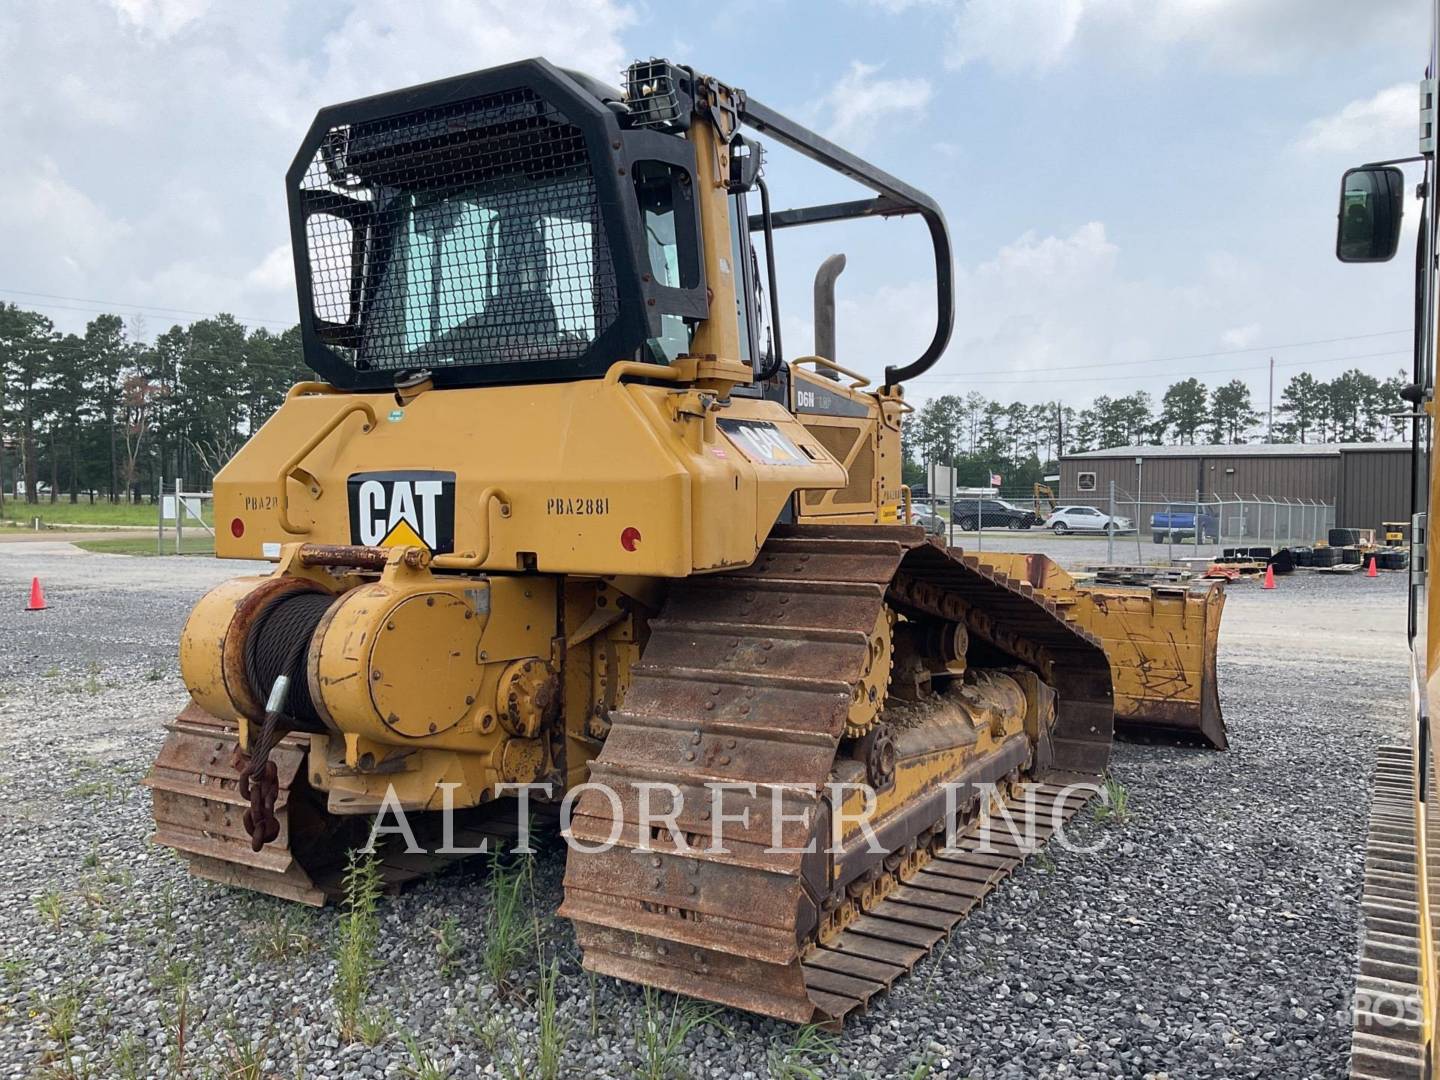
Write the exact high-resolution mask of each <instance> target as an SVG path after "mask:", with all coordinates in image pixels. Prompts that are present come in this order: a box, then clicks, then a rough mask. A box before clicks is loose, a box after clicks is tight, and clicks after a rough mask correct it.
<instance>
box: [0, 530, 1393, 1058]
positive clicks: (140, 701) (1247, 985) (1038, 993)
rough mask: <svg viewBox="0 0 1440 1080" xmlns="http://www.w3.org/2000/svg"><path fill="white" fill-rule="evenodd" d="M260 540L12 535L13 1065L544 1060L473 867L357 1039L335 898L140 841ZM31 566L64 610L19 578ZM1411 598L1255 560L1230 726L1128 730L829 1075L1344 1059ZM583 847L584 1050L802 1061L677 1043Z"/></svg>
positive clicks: (542, 906)
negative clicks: (176, 543)
mask: <svg viewBox="0 0 1440 1080" xmlns="http://www.w3.org/2000/svg"><path fill="white" fill-rule="evenodd" d="M988 539H989V538H988V537H987V540H988ZM1058 543H1065V544H1076V543H1080V542H1077V541H1061V542H1055V543H1054V544H1051V545H1045V546H1046V547H1050V546H1055V544H1058ZM1098 543H1099V545H1100V547H1101V549H1102V554H1103V545H1104V541H1103V540H1101V541H1099V542H1098ZM1132 543H1133V541H1132ZM1062 557H1063V556H1062ZM1080 558H1081V560H1082V561H1083V560H1085V559H1090V558H1093V556H1089V555H1082V556H1080ZM1066 561H1067V562H1068V561H1070V560H1069V559H1067V560H1066ZM244 570H245V568H244V567H243V566H237V565H236V564H217V563H214V562H212V561H210V560H202V559H142V558H128V557H124V556H104V555H90V554H85V553H82V552H79V551H77V550H76V549H74V548H72V547H70V546H69V545H66V544H60V543H33V544H7V545H4V546H3V547H0V847H3V850H4V856H3V858H0V1078H7V1077H30V1076H33V1075H36V1074H41V1075H52V1076H70V1075H75V1076H94V1077H110V1076H135V1077H148V1076H161V1075H183V1076H215V1077H220V1076H224V1077H251V1076H256V1077H258V1076H267V1077H268V1076H283V1077H295V1076H306V1077H318V1076H336V1077H338V1076H367V1077H379V1076H407V1075H408V1076H425V1077H433V1076H442V1075H455V1076H472V1075H512V1076H520V1075H526V1076H535V1075H537V1060H536V1058H537V1053H538V1047H539V1045H540V1037H539V1033H538V1029H539V1025H540V1019H539V1015H538V1014H539V1013H540V1012H543V1010H542V1009H540V1008H539V1004H540V1003H539V1002H538V1001H537V996H538V993H537V983H538V978H537V974H538V969H539V966H540V965H539V963H538V962H537V961H536V960H534V959H526V960H525V961H524V962H523V963H522V964H521V965H520V967H519V968H518V969H517V970H516V972H515V973H514V974H513V976H512V982H513V984H514V988H513V989H512V990H511V991H510V992H509V993H508V994H505V995H501V994H499V993H497V992H496V990H495V989H494V986H493V985H492V982H491V980H490V979H489V978H487V976H486V975H485V974H483V973H482V970H481V966H480V962H481V959H482V956H483V951H482V938H483V936H484V927H485V925H486V920H487V917H488V913H489V911H490V909H491V893H490V878H489V877H488V876H487V873H486V871H485V868H484V867H483V866H474V865H472V866H470V867H466V868H462V869H460V870H459V871H456V872H453V873H451V874H449V875H447V876H445V877H443V878H441V879H438V880H435V881H432V882H429V883H426V884H424V885H422V886H420V887H418V888H416V889H414V890H412V891H411V892H409V893H407V894H405V895H404V896H402V897H400V898H398V899H395V900H387V901H382V902H381V904H380V908H379V916H380V927H379V946H378V949H377V952H376V959H377V964H378V968H377V970H376V972H375V975H374V989H373V991H372V992H371V993H370V994H369V995H368V998H367V999H366V1002H365V1012H366V1015H367V1017H368V1023H367V1029H368V1030H367V1034H368V1035H369V1036H370V1037H371V1041H372V1042H373V1045H367V1043H366V1041H364V1040H362V1041H357V1042H355V1043H353V1044H350V1045H346V1044H345V1043H343V1042H342V1040H341V1039H340V1038H339V1037H338V1035H337V1025H336V1010H335V1004H334V985H335V981H336V973H337V962H336V947H337V940H338V937H339V933H338V916H337V914H336V913H335V912H333V911H325V912H318V913H315V912H308V911H299V910H296V909H290V908H287V907H286V906H285V905H283V904H281V903H280V902H278V901H274V900H271V899H269V898H266V897H257V896H252V895H248V894H243V893H238V892H233V891H230V890H227V889H225V888H222V887H220V886H216V885H211V884H208V883H204V882H199V881H195V880H192V879H190V878H189V877H187V876H186V874H185V872H184V868H183V866H182V865H181V864H180V862H179V861H178V860H177V859H175V858H173V857H172V856H171V855H170V854H169V853H167V852H164V851H161V850H158V849H155V848H153V847H151V846H150V845H149V844H148V842H147V837H148V834H149V795H148V792H146V791H145V790H144V789H142V788H140V787H139V786H138V785H139V781H140V779H141V778H142V777H143V776H144V774H145V771H146V769H147V767H148V765H149V762H150V760H151V759H152V757H153V756H154V754H155V752H156V750H157V749H158V747H159V745H160V742H161V725H162V723H163V722H164V720H165V719H166V718H167V717H169V716H171V715H173V714H174V713H175V712H176V711H177V710H178V708H179V707H180V706H181V705H182V703H183V701H184V697H185V695H184V691H183V689H182V687H181V685H180V683H179V681H178V679H177V678H176V675H175V672H174V649H175V639H176V636H177V633H178V631H179V629H180V626H181V624H182V622H183V619H184V617H185V614H186V612H187V611H188V609H189V607H190V605H191V604H192V603H193V601H194V600H195V598H196V597H197V596H199V595H200V593H201V592H203V591H204V590H205V589H206V588H207V587H208V586H209V585H211V584H212V583H214V582H216V581H219V580H221V579H223V578H224V577H227V576H230V575H232V574H235V573H241V572H244ZM33 574H39V575H41V576H42V578H43V580H44V582H45V586H46V590H47V595H48V599H49V601H50V605H51V606H50V610H48V611H46V612H44V613H27V612H24V611H23V610H22V608H23V605H24V598H25V595H26V589H27V587H28V585H29V581H30V577H31V575H33ZM1403 601H1404V588H1403V582H1402V580H1401V579H1400V578H1399V577H1398V576H1395V575H1386V576H1383V577H1382V578H1380V579H1379V580H1376V581H1369V580H1366V579H1364V578H1361V577H1347V578H1327V577H1321V576H1304V577H1302V576H1300V575H1298V574H1297V575H1295V576H1294V577H1291V578H1286V579H1282V581H1281V585H1280V588H1279V589H1278V590H1276V591H1275V592H1273V593H1267V592H1262V591H1261V590H1260V589H1259V587H1258V583H1245V584H1241V585H1237V586H1235V587H1233V588H1232V589H1231V594H1230V601H1229V605H1228V608H1227V611H1226V616H1225V625H1224V628H1223V631H1222V634H1221V656H1220V680H1221V697H1222V700H1223V703H1224V709H1225V713H1226V716H1227V719H1228V721H1229V724H1230V731H1231V738H1232V741H1231V750H1230V752H1229V753H1225V754H1219V753H1213V752H1209V751H1204V750H1198V749H1190V748H1178V747H1157V746H1141V745H1120V746H1119V747H1117V750H1116V753H1115V758H1114V765H1113V772H1114V775H1115V776H1116V777H1117V778H1118V779H1119V780H1120V781H1121V782H1122V783H1123V784H1124V785H1125V788H1126V791H1127V793H1128V798H1129V803H1130V809H1131V814H1132V816H1131V818H1130V820H1129V822H1128V823H1125V824H1116V823H1112V822H1108V821H1100V820H1096V819H1095V818H1093V817H1092V816H1090V815H1088V814H1087V815H1084V816H1082V818H1081V819H1079V824H1078V825H1077V826H1076V828H1077V830H1078V831H1077V833H1076V835H1077V838H1078V839H1080V840H1082V841H1085V842H1087V843H1094V842H1095V841H1098V840H1103V841H1104V842H1105V843H1104V844H1103V847H1102V850H1100V851H1099V852H1098V853H1097V854H1088V855H1087V854H1079V853H1076V852H1071V851H1065V850H1060V849H1055V850H1050V851H1047V853H1046V854H1044V855H1043V856H1040V857H1037V858H1036V859H1033V860H1031V862H1030V864H1028V865H1027V867H1026V868H1024V869H1023V870H1022V871H1020V872H1019V873H1018V874H1017V875H1016V876H1015V877H1014V878H1013V879H1012V880H1011V881H1009V882H1008V883H1007V884H1006V885H1004V886H1003V887H1002V888H1001V889H1000V891H999V892H998V893H997V894H996V895H995V896H994V897H993V898H992V899H991V900H990V901H989V902H987V904H986V905H985V906H984V907H983V908H982V909H980V910H979V911H977V912H976V913H975V914H974V915H972V916H971V917H970V918H969V919H968V920H967V921H966V922H964V923H962V924H961V926H960V928H959V929H958V930H957V932H956V933H955V935H954V937H953V939H952V941H951V943H950V944H949V946H948V947H947V948H945V949H944V950H942V951H940V952H937V954H935V955H933V956H932V957H931V958H930V959H928V960H926V961H925V962H924V963H923V964H922V965H921V966H920V967H919V968H918V969H917V970H916V972H915V973H914V974H913V975H912V976H911V977H909V978H908V979H905V980H902V981H901V982H900V983H899V984H897V987H896V989H895V990H894V992H892V993H891V994H889V995H888V997H884V998H881V999H879V1000H878V1001H877V1003H876V1005H875V1007H874V1008H872V1010H871V1012H870V1013H869V1014H868V1015H867V1016H865V1017H862V1018H861V1019H860V1020H859V1021H858V1022H856V1023H854V1024H852V1025H851V1026H850V1027H848V1028H847V1030H846V1031H845V1033H844V1034H843V1035H842V1036H840V1037H839V1038H838V1040H836V1041H835V1042H834V1043H833V1044H824V1043H821V1044H812V1045H814V1047H815V1049H816V1052H815V1053H814V1054H812V1055H811V1056H810V1057H809V1058H808V1062H809V1067H810V1068H812V1069H814V1070H815V1071H814V1072H813V1073H811V1074H809V1075H816V1076H820V1075H825V1076H830V1075H842V1076H873V1075H902V1076H921V1075H926V1074H927V1073H928V1074H929V1075H936V1076H954V1077H965V1076H975V1077H990V1076H1004V1077H1012V1076H1013V1077H1035V1076H1057V1077H1059V1076H1078V1075H1106V1076H1127V1077H1132V1076H1133V1077H1141V1076H1149V1077H1163V1076H1168V1077H1175V1078H1179V1077H1199V1076H1253V1077H1334V1076H1340V1075H1343V1073H1344V1071H1345V1067H1346V1057H1347V1052H1348V1045H1349V1016H1348V1011H1347V997H1348V993H1349V987H1350V969H1351V963H1352V952H1353V949H1354V945H1355V939H1356V932H1357V919H1358V911H1359V908H1358V893H1359V889H1360V881H1361V875H1362V861H1363V860H1362V852H1361V848H1362V842H1363V834H1364V824H1365V816H1366V798H1367V796H1366V785H1367V781H1368V777H1369V774H1370V770H1371V767H1372V761H1373V752H1374V748H1375V746H1376V744H1377V743H1379V742H1380V741H1382V740H1385V739H1397V738H1399V737H1400V736H1401V733H1402V731H1403V719H1402V718H1403V715H1404V703H1405V686H1406V668H1405V662H1406V654H1405V648H1404V634H1403V609H1402V604H1403ZM1053 847H1054V845H1052V848H1053ZM562 870H563V852H562V851H560V850H559V849H557V848H552V849H550V850H548V851H546V852H544V853H543V854H542V855H540V856H539V857H538V858H537V859H536V860H534V863H533V866H532V868H531V875H530V876H531V878H532V887H533V899H532V900H531V901H530V903H531V908H532V910H533V912H534V914H535V916H536V918H538V919H539V925H540V941H541V947H542V949H543V952H544V956H545V958H546V961H547V963H548V962H549V961H550V960H552V959H553V960H556V961H558V964H559V977H558V981H557V985H556V992H555V999H556V1003H557V1007H558V1008H557V1014H558V1015H557V1019H558V1024H559V1026H560V1036H561V1039H562V1040H563V1042H564V1046H565V1057H564V1063H565V1068H566V1070H567V1072H568V1073H569V1074H571V1075H575V1076H617V1077H618V1076H630V1075H636V1074H639V1075H664V1072H663V1070H664V1069H667V1068H668V1069H671V1070H672V1071H675V1072H679V1071H682V1070H683V1071H684V1072H688V1073H689V1074H691V1075H696V1076H717V1077H718V1076H756V1077H759V1076H767V1075H777V1074H779V1075H784V1074H785V1072H784V1070H785V1068H786V1066H787V1064H795V1063H797V1062H800V1061H801V1060H802V1056H801V1055H800V1054H799V1053H798V1052H796V1051H795V1050H793V1049H790V1048H791V1047H792V1045H793V1043H794V1041H795V1038H796V1033H795V1031H794V1030H793V1029H790V1028H788V1027H785V1026H783V1025H779V1024H775V1023H772V1022H769V1021H763V1020H757V1019H755V1018H752V1017H749V1016H744V1015H740V1014H737V1013H733V1012H722V1013H720V1014H718V1015H716V1016H715V1017H713V1019H712V1021H711V1022H710V1023H706V1024H701V1025H699V1026H697V1027H695V1028H694V1030H692V1031H690V1032H689V1033H688V1035H686V1036H685V1037H684V1038H683V1039H679V1040H677V1041H678V1043H679V1045H678V1047H677V1048H675V1049H674V1052H673V1053H670V1054H668V1055H667V1054H665V1053H662V1052H660V1050H657V1049H654V1048H653V1044H654V1043H655V1042H656V1041H657V1040H648V1043H647V1039H646V1038H645V1031H646V1028H647V1023H648V1024H649V1025H653V1026H654V1027H656V1028H658V1029H659V1030H660V1034H661V1038H660V1039H659V1040H658V1041H659V1042H661V1043H663V1042H664V1041H665V1040H664V1037H663V1036H664V1034H665V1030H667V1029H666V1025H667V1024H668V1023H669V1021H670V1018H671V1016H672V1004H671V1002H670V1001H669V999H664V1000H654V999H652V1000H651V1001H650V1002H648V1004H647V1000H646V996H645V995H644V994H643V993H642V992H641V991H640V990H639V989H637V988H635V987H631V986H628V985H621V984H618V983H615V982H613V981H610V980H592V979H590V978H589V977H587V976H586V975H585V974H584V973H583V972H582V971H581V970H580V968H579V964H578V960H577V951H576V947H575V943H574V939H573V935H572V933H571V931H570V929H569V927H568V925H567V924H565V923H564V922H563V921H559V920H555V919H554V918H553V912H554V910H555V908H556V906H557V905H558V902H559V898H560V878H561V873H562ZM447 917H453V919H454V923H453V926H452V927H447V925H446V919H447ZM647 1045H650V1046H651V1050H650V1051H649V1052H647V1049H646V1048H647ZM427 1065H431V1066H434V1069H433V1070H432V1071H426V1066H427ZM446 1070H448V1072H447V1071H446ZM789 1075H807V1074H804V1073H790V1074H789Z"/></svg>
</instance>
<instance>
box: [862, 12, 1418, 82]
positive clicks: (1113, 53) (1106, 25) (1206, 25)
mask: <svg viewBox="0 0 1440 1080" xmlns="http://www.w3.org/2000/svg"><path fill="white" fill-rule="evenodd" d="M871 3H872V5H873V6H875V7H878V8H879V9H880V10H882V11H890V12H892V13H895V14H910V11H909V9H911V8H916V9H923V10H924V11H933V10H937V8H936V7H935V6H933V5H930V4H928V3H927V4H923V5H922V4H920V3H908V2H905V0H871ZM952 7H953V11H952V14H951V15H950V24H951V28H950V37H949V47H948V53H947V57H946V59H947V62H948V63H949V64H950V65H951V66H955V67H958V66H962V65H964V64H968V63H986V64H989V65H991V66H992V67H995V68H997V69H999V70H1001V71H1006V72H1019V71H1028V70H1036V71H1044V70H1046V69H1048V68H1051V67H1053V66H1055V65H1056V64H1058V63H1060V62H1061V61H1063V60H1065V59H1068V57H1069V56H1070V54H1071V53H1074V52H1081V51H1085V52H1094V53H1098V54H1100V55H1103V56H1106V57H1108V58H1111V59H1116V60H1118V61H1120V62H1123V63H1126V64H1136V63H1141V64H1143V63H1151V62H1156V61H1157V60H1158V59H1159V57H1157V55H1156V54H1157V52H1159V53H1163V51H1164V50H1166V49H1169V48H1173V47H1176V46H1190V47H1193V48H1197V49H1199V50H1201V51H1202V52H1203V53H1204V54H1205V55H1206V57H1207V58H1208V59H1209V60H1210V61H1212V62H1213V63H1215V64H1217V65H1220V66H1225V67H1239V68H1263V69H1271V68H1277V67H1284V66H1286V65H1289V64H1292V63H1294V62H1296V61H1297V60H1299V59H1301V58H1303V57H1313V56H1316V55H1319V54H1321V53H1322V52H1328V51H1330V50H1333V49H1334V47H1335V43H1336V42H1344V43H1346V45H1347V46H1350V47H1356V46H1359V45H1362V44H1366V43H1371V42H1379V43H1387V42H1393V41H1403V40H1406V39H1407V37H1408V38H1410V39H1413V40H1417V41H1418V40H1422V35H1423V33H1424V29H1425V24H1424V12H1423V11H1422V10H1421V8H1422V5H1420V4H1417V3H1414V2H1413V0H1369V2H1367V3H1354V2H1353V0H957V3H956V4H955V5H952Z"/></svg>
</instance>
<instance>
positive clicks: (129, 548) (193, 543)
mask: <svg viewBox="0 0 1440 1080" xmlns="http://www.w3.org/2000/svg"><path fill="white" fill-rule="evenodd" d="M197 531H198V530H197ZM75 546H76V547H78V548H80V549H81V550H83V551H93V552H94V553H95V554H97V555H158V554H162V553H161V552H158V551H156V550H155V537H154V536H117V537H114V538H113V539H105V540H81V541H79V542H78V543H76V545H75ZM180 551H181V553H182V554H184V555H214V554H215V541H214V540H212V539H211V538H210V535H209V534H208V533H201V534H200V535H199V536H195V537H190V536H187V537H185V538H184V540H182V541H181V547H180ZM163 554H165V555H174V554H175V534H174V533H173V532H170V533H167V534H166V536H165V550H164V552H163Z"/></svg>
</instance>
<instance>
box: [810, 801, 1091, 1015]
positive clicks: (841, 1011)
mask: <svg viewBox="0 0 1440 1080" xmlns="http://www.w3.org/2000/svg"><path fill="white" fill-rule="evenodd" d="M1029 791H1030V795H1031V797H1030V798H1028V799H1025V798H1019V797H1015V796H1012V797H1011V798H1009V799H1007V800H1006V803H1007V805H1006V809H1007V811H1008V812H1009V814H1010V815H1011V819H1012V820H1013V822H1014V824H1015V826H1016V828H1017V829H1018V830H1019V833H1018V835H1017V834H1014V833H1012V832H1011V831H1010V830H1009V827H1008V825H1007V826H995V827H994V828H993V829H992V831H991V832H990V833H989V834H986V833H985V831H984V827H983V826H982V824H981V823H979V822H976V823H973V824H972V825H971V826H970V828H969V829H968V830H966V832H965V833H963V834H962V835H961V838H960V840H959V842H958V843H957V844H956V845H955V847H956V850H955V851H953V852H942V853H938V854H936V855H935V857H934V858H933V859H931V860H930V861H929V862H928V863H926V864H925V865H924V866H923V867H922V868H920V869H919V870H918V871H917V872H915V873H913V874H911V875H908V876H906V877H905V878H904V884H902V885H901V886H900V887H899V888H897V889H896V890H895V891H894V892H892V893H891V894H890V895H889V896H888V897H886V898H885V899H884V900H883V901H881V902H880V904H879V905H877V906H876V907H875V908H874V909H873V910H872V911H870V912H868V913H866V914H865V915H863V916H861V917H860V918H859V919H858V920H856V922H855V923H853V924H852V925H851V926H850V927H848V928H847V929H846V930H845V932H844V933H843V934H841V935H840V936H839V937H838V938H836V939H835V940H834V941H831V942H827V943H825V944H823V945H820V946H819V947H817V948H814V949H811V950H810V951H809V952H808V954H807V955H806V957H805V959H804V961H803V963H802V967H803V968H804V972H805V988H806V991H807V992H808V994H809V996H810V1000H811V1001H813V1002H814V1003H815V1006H816V1010H817V1013H818V1014H819V1017H818V1018H819V1019H820V1021H821V1022H823V1023H826V1024H827V1025H830V1026H833V1025H836V1024H839V1023H842V1022H843V1021H844V1020H845V1018H846V1017H847V1016H849V1015H851V1014H852V1013H855V1012H861V1011H864V1009H865V1008H866V1007H867V1006H868V1005H869V1003H870V999H871V998H872V997H874V996H875V995H876V994H878V993H881V992H882V991H884V990H888V989H890V986H891V984H893V983H894V982H895V980H896V979H898V978H899V977H900V976H901V975H904V974H905V973H906V972H908V971H909V970H910V969H911V968H912V967H914V966H915V965H916V964H917V963H919V962H920V960H921V959H923V958H924V956H925V955H926V954H927V953H928V952H929V951H930V950H931V949H932V948H934V947H935V945H937V944H938V943H939V942H940V941H941V940H943V939H944V938H945V937H946V936H947V935H949V934H950V932H951V931H953V930H954V929H955V927H956V926H958V925H959V923H960V920H962V919H963V918H965V916H966V915H969V914H970V912H971V911H973V910H974V909H975V908H977V907H979V906H980V904H981V902H982V901H983V900H984V899H985V897H986V896H988V895H989V894H990V893H991V892H993V891H994V890H995V889H996V888H997V887H999V885H1000V884H1001V882H1003V881H1004V880H1005V879H1006V878H1007V877H1009V876H1010V875H1011V874H1012V873H1014V871H1015V870H1016V868H1018V867H1019V866H1020V864H1021V863H1022V862H1024V861H1025V859H1026V858H1027V857H1028V856H1030V855H1031V854H1033V853H1034V852H1035V851H1037V850H1039V848H1040V847H1041V846H1043V845H1044V843H1045V841H1047V840H1048V839H1050V837H1051V836H1052V835H1053V834H1054V832H1055V830H1056V829H1057V828H1059V827H1061V826H1062V825H1064V823H1066V822H1068V821H1069V820H1070V818H1072V817H1073V816H1074V815H1075V812H1076V811H1077V810H1079V809H1080V807H1081V806H1083V805H1084V804H1085V802H1086V801H1088V799H1089V798H1090V794H1089V793H1088V792H1082V791H1080V790H1077V789H1075V788H1072V787H1057V786H1055V785H1051V784H1036V785H1032V786H1031V787H1030V788H1029ZM992 824H993V823H992ZM1029 838H1033V840H1034V846H1031V844H1030V843H1028V842H1027V840H1028V839H1029Z"/></svg>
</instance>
